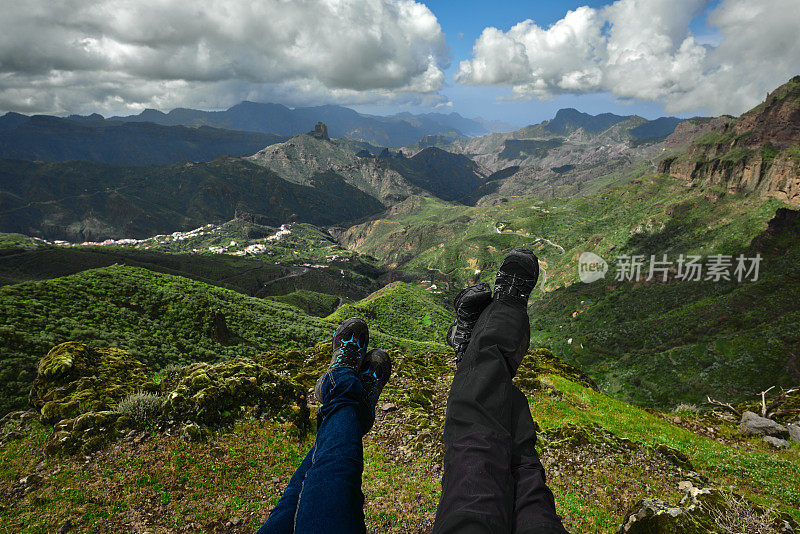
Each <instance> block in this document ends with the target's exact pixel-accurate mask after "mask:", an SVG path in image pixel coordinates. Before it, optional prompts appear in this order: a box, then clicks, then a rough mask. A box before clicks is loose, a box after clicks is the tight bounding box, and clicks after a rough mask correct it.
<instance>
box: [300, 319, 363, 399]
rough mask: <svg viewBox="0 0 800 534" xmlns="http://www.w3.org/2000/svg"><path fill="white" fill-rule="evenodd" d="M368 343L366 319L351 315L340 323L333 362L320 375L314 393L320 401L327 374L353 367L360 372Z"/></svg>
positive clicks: (336, 332)
mask: <svg viewBox="0 0 800 534" xmlns="http://www.w3.org/2000/svg"><path fill="white" fill-rule="evenodd" d="M368 343H369V329H368V328H367V323H366V322H365V321H364V319H361V318H360V317H351V318H350V319H347V320H346V321H344V322H342V324H340V325H339V327H338V328H337V329H336V331H335V332H334V333H333V350H332V355H331V364H330V366H329V367H328V370H327V371H326V372H325V373H323V375H322V376H321V377H319V380H317V385H316V387H315V388H314V394H315V395H316V396H317V400H318V401H319V402H322V392H321V388H322V380H323V379H324V378H325V375H327V374H328V373H330V372H331V371H333V370H335V369H352V371H353V372H354V373H358V370H359V368H360V367H361V363H362V361H363V359H364V353H366V352H367V344H368Z"/></svg>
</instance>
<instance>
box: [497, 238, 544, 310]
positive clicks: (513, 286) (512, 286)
mask: <svg viewBox="0 0 800 534" xmlns="http://www.w3.org/2000/svg"><path fill="white" fill-rule="evenodd" d="M538 279H539V259H538V258H537V257H536V255H535V254H534V253H533V252H531V251H530V250H528V249H525V248H521V247H518V248H515V249H513V250H512V251H511V252H509V253H508V254H506V257H505V259H503V263H502V264H500V269H498V271H497V279H496V280H495V283H494V298H495V299H497V300H499V301H501V302H505V303H507V304H511V305H514V306H521V307H523V308H525V307H527V305H528V297H529V296H530V294H531V291H532V290H533V288H534V287H536V281H537V280H538Z"/></svg>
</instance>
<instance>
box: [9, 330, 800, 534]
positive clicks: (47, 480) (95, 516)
mask: <svg viewBox="0 0 800 534" xmlns="http://www.w3.org/2000/svg"><path fill="white" fill-rule="evenodd" d="M330 328H331V329H332V328H333V325H330ZM329 350H330V344H329V343H328V344H320V345H319V346H317V347H314V348H311V349H306V350H303V351H284V352H280V353H275V354H272V355H268V356H267V357H265V358H261V359H259V361H261V362H265V363H269V364H270V365H273V366H274V368H275V369H277V370H280V371H281V372H282V373H284V376H288V377H291V378H292V379H293V380H297V381H298V382H299V383H300V384H301V385H302V386H304V387H312V386H313V381H314V380H315V378H316V376H317V373H319V372H321V369H323V368H324V366H325V365H326V363H327V358H328V354H329V352H328V351H329ZM392 355H393V358H394V361H395V375H394V376H393V378H392V380H391V382H390V383H389V384H388V386H387V387H386V389H385V390H384V393H383V395H382V398H381V402H385V403H389V404H392V405H395V406H396V407H397V408H398V409H396V410H392V411H383V410H379V411H378V413H377V421H376V424H375V427H374V429H373V430H372V431H371V432H370V433H369V434H368V435H367V436H366V438H365V454H364V456H365V458H364V460H365V468H364V477H363V479H364V484H363V489H364V494H365V514H366V521H367V529H368V531H370V532H377V531H380V532H389V533H401V532H420V531H423V532H424V531H427V530H428V529H430V528H431V526H432V523H433V518H434V515H435V511H436V504H437V502H438V499H439V495H440V486H439V479H440V477H441V456H442V447H441V433H442V423H443V419H444V410H445V401H446V397H447V390H448V388H449V385H450V382H451V380H452V374H453V370H452V368H451V367H449V366H448V365H446V361H447V358H448V355H447V354H444V353H438V352H433V353H428V354H426V355H425V356H424V357H414V355H413V353H411V352H408V351H404V350H401V351H392ZM238 365H241V363H238ZM250 365H256V364H255V363H251V364H250ZM309 367H311V370H309ZM208 371H209V373H210V372H211V369H210V368H209V369H208ZM518 383H519V384H520V385H521V387H523V390H524V391H525V392H526V394H527V395H528V398H529V402H530V406H531V411H532V414H533V417H534V420H536V421H537V422H538V424H539V425H540V428H541V431H540V433H539V442H538V446H537V448H538V450H539V453H540V455H541V458H542V462H543V464H544V466H545V469H546V472H547V475H548V485H549V486H550V487H551V488H552V490H553V492H554V495H555V499H556V506H557V511H558V513H559V514H560V515H562V516H563V517H564V524H565V526H566V527H567V529H568V531H570V532H576V533H577V532H597V533H614V532H616V531H617V529H618V527H619V525H620V524H621V523H622V520H623V518H624V517H625V515H626V513H627V512H628V511H629V510H630V509H631V508H632V507H633V506H634V504H635V503H637V502H638V501H639V500H641V499H643V498H651V499H658V500H663V501H665V502H667V503H670V504H672V505H677V504H678V503H679V501H680V500H681V498H682V497H683V496H684V495H685V490H682V489H680V487H679V485H680V484H685V483H686V481H690V482H692V484H694V485H695V486H696V487H697V488H704V489H705V490H706V491H708V490H709V489H713V488H720V489H722V490H723V491H724V492H725V493H724V495H728V499H730V500H731V502H732V503H738V504H736V506H728V507H726V506H725V505H723V506H721V507H720V509H719V510H718V511H717V512H716V515H712V517H716V518H717V519H711V521H712V524H713V522H714V521H720V522H725V521H737V520H742V518H743V516H742V515H741V514H747V515H745V516H744V517H747V518H750V520H753V519H758V518H759V517H760V515H761V512H759V510H760V509H759V508H756V506H762V507H764V508H765V509H766V510H775V511H776V512H772V513H773V514H775V513H779V512H780V513H784V514H788V515H786V516H785V517H787V518H791V517H792V516H793V517H794V519H795V520H798V519H800V461H799V460H798V458H799V456H798V453H800V447H798V445H797V444H795V445H793V446H792V448H790V449H788V450H782V451H778V450H775V449H773V448H771V447H770V446H769V445H767V444H765V443H764V442H763V441H761V440H759V439H758V438H744V437H742V436H741V434H740V432H739V430H738V427H737V424H736V422H731V421H730V419H729V418H726V417H725V415H724V414H722V413H709V414H705V415H698V414H697V413H694V412H691V411H682V412H679V413H675V414H662V413H658V412H651V411H644V410H642V409H639V408H636V407H633V406H631V405H629V404H626V403H625V402H623V401H620V400H616V399H614V398H612V397H609V396H608V395H606V394H603V393H600V392H598V391H596V390H594V389H593V388H592V387H591V382H587V381H586V379H585V378H584V375H582V373H580V371H578V370H576V369H574V368H572V367H570V366H569V365H566V364H564V363H563V362H559V361H558V359H557V358H555V357H553V356H552V355H551V354H550V353H549V352H548V351H546V350H535V351H531V352H530V353H529V355H528V356H526V358H525V360H524V361H523V364H522V366H521V368H520V372H519V379H518ZM164 384H165V382H162V383H161V385H160V386H159V387H162V388H163V387H165V385H164ZM312 409H313V406H312ZM106 413H108V412H106ZM242 413H243V415H242V417H240V418H239V420H238V421H237V422H235V423H234V424H233V425H230V426H223V427H213V428H209V429H208V431H207V432H208V434H207V436H206V438H204V439H200V440H199V441H197V440H189V441H185V440H183V439H182V438H180V437H179V433H176V432H175V431H174V430H173V431H170V432H166V431H162V430H158V427H157V426H154V425H151V426H150V427H148V428H149V429H148V430H138V431H134V432H133V433H132V434H130V435H129V437H127V438H123V439H121V440H120V441H119V442H118V443H117V445H116V446H111V447H105V448H102V449H100V450H99V451H97V452H95V453H94V454H91V455H90V456H88V457H84V456H83V455H79V456H50V457H46V460H45V461H44V462H40V458H41V456H40V455H39V454H36V453H34V454H31V452H32V451H33V452H38V451H41V450H42V449H43V448H44V447H45V446H46V445H47V443H48V436H49V435H50V433H51V431H52V428H51V427H49V426H47V425H44V424H42V423H41V422H40V421H39V419H38V417H37V416H35V415H34V416H31V415H26V416H23V417H21V418H20V417H16V418H12V419H11V420H9V421H7V422H6V423H5V426H4V428H3V433H2V435H3V436H4V438H3V439H4V440H5V443H6V446H5V447H3V448H0V487H2V488H7V489H8V491H9V492H14V491H22V492H24V493H22V494H21V495H22V496H21V497H18V498H14V499H13V500H8V501H4V506H3V507H2V508H0V522H2V524H3V525H4V526H6V527H7V528H8V529H11V530H13V531H15V532H24V533H27V532H52V531H54V530H57V529H58V528H59V527H60V526H61V525H63V524H64V522H65V521H66V520H67V519H69V520H70V523H71V525H72V527H73V531H74V532H119V531H126V530H130V529H131V528H132V525H137V528H142V529H147V530H149V531H170V532H171V531H180V530H182V529H183V530H187V531H191V532H214V531H217V532H225V531H227V532H239V531H241V532H245V531H247V532H250V531H253V530H255V529H256V528H258V526H259V525H260V524H261V522H263V521H264V519H265V518H266V516H267V515H268V513H269V510H270V509H271V507H272V506H274V504H275V503H276V502H277V501H278V499H279V498H280V494H281V491H282V490H283V489H284V487H285V485H286V483H287V482H288V480H289V478H290V477H291V475H292V473H293V471H294V469H295V468H296V466H297V465H298V463H299V462H300V460H301V459H302V457H303V455H304V454H305V452H306V451H307V450H308V447H309V446H310V444H311V443H312V440H313V434H312V435H309V436H306V437H299V436H298V434H297V432H296V427H295V426H294V425H292V424H287V423H276V422H274V421H272V420H270V419H269V418H267V419H266V420H264V419H262V418H260V417H258V412H257V411H256V412H254V411H253V410H252V409H251V407H248V409H247V410H244V411H243V412H242ZM232 474H235V476H232ZM25 477H28V478H25ZM21 479H24V480H26V481H27V485H23V484H22V483H20V482H19V481H20V480H21ZM714 491H716V490H714ZM143 509H144V510H147V511H148V513H146V514H142V513H141V510H143ZM764 514H765V515H766V517H771V516H769V515H767V514H769V512H767V511H765V512H764ZM693 517H695V516H693ZM234 518H236V519H234ZM705 519H706V520H708V518H707V517H706V518H705ZM232 523H239V524H238V526H237V527H236V528H233V524H232ZM708 530H709V529H707V528H706V529H705V530H701V531H704V532H705V531H708ZM720 532H735V531H733V530H720Z"/></svg>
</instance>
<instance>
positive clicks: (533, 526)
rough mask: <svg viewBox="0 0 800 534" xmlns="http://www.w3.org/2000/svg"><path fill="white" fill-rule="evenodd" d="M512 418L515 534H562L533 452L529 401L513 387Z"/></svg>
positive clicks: (548, 489)
mask: <svg viewBox="0 0 800 534" xmlns="http://www.w3.org/2000/svg"><path fill="white" fill-rule="evenodd" d="M512 395H513V398H512V414H513V418H514V423H513V429H512V435H513V445H512V453H511V473H512V476H513V478H514V515H513V532H514V533H515V534H534V533H537V534H546V533H547V534H549V533H553V534H563V533H564V532H565V531H564V527H563V526H562V525H561V519H559V517H558V516H557V515H556V503H555V499H554V498H553V492H552V491H550V488H548V487H547V484H546V479H545V474H544V467H543V466H542V462H541V461H540V460H539V455H538V454H537V453H536V449H535V448H534V447H535V445H536V427H535V425H534V424H533V418H532V417H531V410H530V407H529V406H528V398H527V397H526V396H525V394H524V393H522V392H521V391H520V390H519V389H517V388H516V387H514V390H513V392H512Z"/></svg>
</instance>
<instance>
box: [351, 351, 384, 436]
mask: <svg viewBox="0 0 800 534" xmlns="http://www.w3.org/2000/svg"><path fill="white" fill-rule="evenodd" d="M391 374H392V359H391V358H390V357H389V355H388V354H387V353H386V352H385V351H383V350H381V349H372V350H371V351H369V352H368V353H367V354H366V355H365V356H364V361H363V362H362V364H361V369H360V371H359V374H358V378H359V380H361V383H362V384H363V386H364V396H363V397H362V401H363V403H364V406H365V407H366V410H365V414H364V415H365V416H366V420H364V421H362V422H361V427H362V434H366V433H367V432H369V430H370V429H371V428H372V425H373V424H374V423H375V406H376V405H377V404H378V397H380V396H381V391H383V386H385V385H386V383H387V382H389V377H390V376H391Z"/></svg>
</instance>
